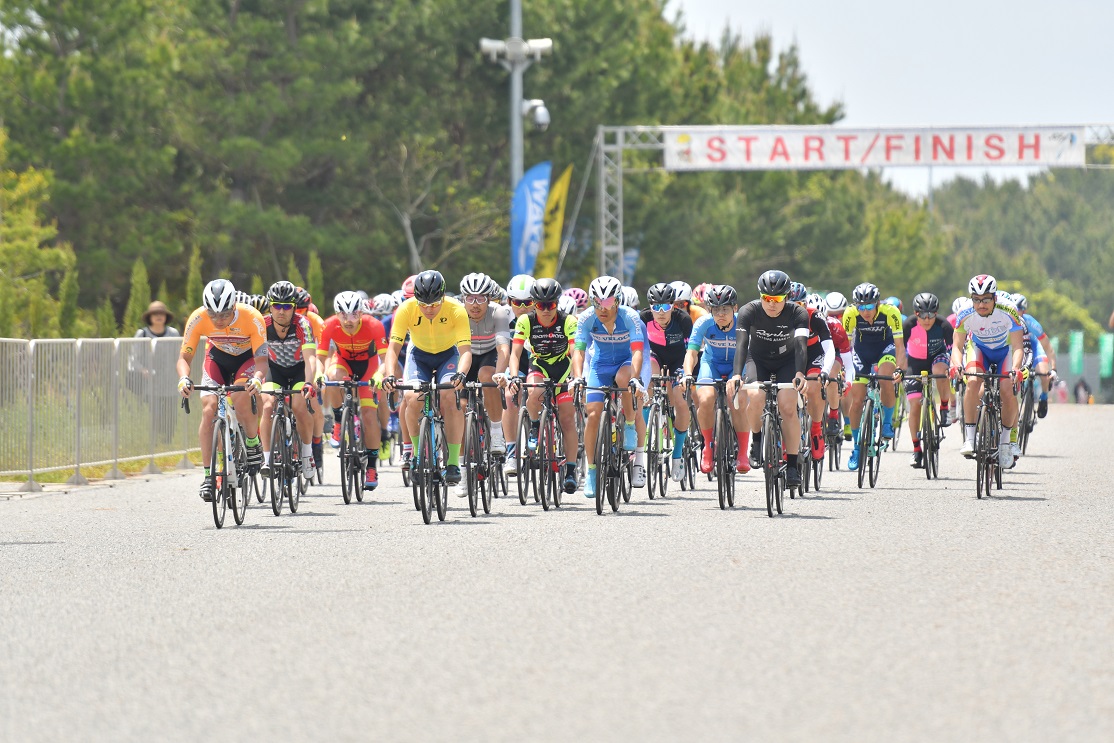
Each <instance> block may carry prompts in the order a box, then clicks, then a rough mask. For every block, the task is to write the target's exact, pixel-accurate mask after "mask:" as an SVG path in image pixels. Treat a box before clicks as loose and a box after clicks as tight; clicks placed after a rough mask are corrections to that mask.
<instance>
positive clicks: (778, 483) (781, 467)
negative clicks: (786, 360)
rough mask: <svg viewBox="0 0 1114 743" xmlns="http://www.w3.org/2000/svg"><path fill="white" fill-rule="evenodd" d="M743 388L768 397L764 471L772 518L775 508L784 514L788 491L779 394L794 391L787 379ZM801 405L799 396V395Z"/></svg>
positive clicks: (764, 413)
mask: <svg viewBox="0 0 1114 743" xmlns="http://www.w3.org/2000/svg"><path fill="white" fill-rule="evenodd" d="M739 389H740V390H762V391H763V392H764V393H765V400H764V401H763V404H762V449H763V451H762V474H763V476H764V478H765V481H766V515H767V516H769V517H770V518H773V516H774V511H775V510H776V511H777V512H778V513H779V514H781V513H784V510H783V504H782V494H783V493H784V492H785V469H786V464H785V461H784V460H783V459H782V452H784V451H785V442H783V441H782V433H781V410H780V408H779V407H778V401H777V393H778V392H779V391H781V390H787V389H791V390H795V389H796V387H795V386H794V385H793V384H791V383H788V382H780V383H779V382H776V381H774V380H773V379H771V380H769V381H768V382H749V383H747V384H744V385H741V386H740V387H739ZM797 399H798V404H799V401H800V396H799V395H798V398H797Z"/></svg>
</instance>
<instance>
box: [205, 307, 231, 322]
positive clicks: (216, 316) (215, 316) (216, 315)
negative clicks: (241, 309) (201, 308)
mask: <svg viewBox="0 0 1114 743" xmlns="http://www.w3.org/2000/svg"><path fill="white" fill-rule="evenodd" d="M205 312H207V313H208V314H209V319H211V320H231V319H232V315H233V313H235V312H236V310H234V309H231V310H225V311H224V312H212V311H210V310H205Z"/></svg>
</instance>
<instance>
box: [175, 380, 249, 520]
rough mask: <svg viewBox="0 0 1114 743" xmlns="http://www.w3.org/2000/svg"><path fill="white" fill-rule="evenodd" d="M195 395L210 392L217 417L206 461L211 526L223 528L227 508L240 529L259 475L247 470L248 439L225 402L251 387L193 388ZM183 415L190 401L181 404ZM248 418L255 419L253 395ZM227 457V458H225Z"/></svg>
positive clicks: (231, 409)
mask: <svg viewBox="0 0 1114 743" xmlns="http://www.w3.org/2000/svg"><path fill="white" fill-rule="evenodd" d="M193 389H194V390H196V391H198V392H213V393H215V394H216V396H217V417H216V418H215V419H214V420H213V449H212V452H213V453H212V459H210V461H209V479H210V481H211V482H212V484H213V503H212V506H213V523H214V524H216V527H217V528H218V529H220V528H222V527H223V526H224V517H225V513H226V512H227V509H228V508H231V509H232V518H233V519H234V520H235V521H236V525H237V526H239V525H241V524H243V523H244V516H245V515H246V514H247V511H248V501H249V500H251V492H252V489H253V488H255V489H256V491H257V492H258V488H259V483H258V481H257V480H258V475H256V474H255V473H253V472H252V468H250V467H248V461H247V460H248V452H247V446H246V444H245V443H244V441H245V439H246V438H247V437H246V436H245V434H244V427H243V426H242V425H240V421H239V419H237V418H236V409H235V408H234V407H233V406H232V401H231V400H229V399H228V396H229V394H231V393H233V392H244V391H246V390H248V389H250V387H249V386H248V385H246V384H211V385H194V387H193ZM182 408H183V409H184V410H185V411H186V415H189V412H190V401H189V398H184V399H183V400H182ZM251 414H252V415H253V416H254V415H258V407H257V404H256V400H255V395H252V396H251ZM226 453H227V454H229V456H225V455H226Z"/></svg>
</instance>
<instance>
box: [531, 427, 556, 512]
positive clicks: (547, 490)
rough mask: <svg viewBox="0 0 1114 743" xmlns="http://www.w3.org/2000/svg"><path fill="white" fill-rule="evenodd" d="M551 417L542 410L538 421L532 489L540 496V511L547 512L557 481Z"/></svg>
mask: <svg viewBox="0 0 1114 743" xmlns="http://www.w3.org/2000/svg"><path fill="white" fill-rule="evenodd" d="M552 425H553V419H552V416H551V415H550V413H549V410H548V409H545V408H543V409H542V415H541V419H540V420H539V421H538V451H537V460H538V469H537V471H536V473H535V480H534V488H535V490H536V491H537V493H538V495H540V496H541V502H542V510H545V511H548V510H549V504H550V502H552V500H553V497H554V494H553V490H554V488H553V485H554V483H556V481H557V474H556V472H554V469H555V468H556V467H557V447H556V442H555V441H554V440H553V431H552V430H551V428H552Z"/></svg>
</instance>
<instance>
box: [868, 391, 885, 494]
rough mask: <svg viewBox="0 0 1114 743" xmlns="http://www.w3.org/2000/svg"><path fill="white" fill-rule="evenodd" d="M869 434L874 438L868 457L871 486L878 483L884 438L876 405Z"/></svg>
mask: <svg viewBox="0 0 1114 743" xmlns="http://www.w3.org/2000/svg"><path fill="white" fill-rule="evenodd" d="M871 435H872V437H873V439H874V442H873V446H872V447H871V450H872V451H873V452H874V453H873V455H872V456H871V457H870V470H869V471H868V474H869V475H870V487H872V488H873V487H874V486H875V485H877V484H878V470H880V469H881V468H882V447H883V445H884V444H883V441H884V439H883V438H882V411H881V410H879V409H878V408H877V407H875V408H874V424H873V425H872V426H871Z"/></svg>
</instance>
